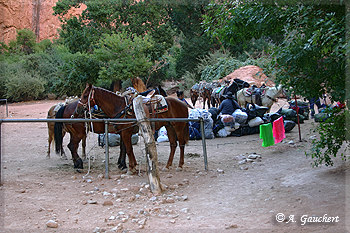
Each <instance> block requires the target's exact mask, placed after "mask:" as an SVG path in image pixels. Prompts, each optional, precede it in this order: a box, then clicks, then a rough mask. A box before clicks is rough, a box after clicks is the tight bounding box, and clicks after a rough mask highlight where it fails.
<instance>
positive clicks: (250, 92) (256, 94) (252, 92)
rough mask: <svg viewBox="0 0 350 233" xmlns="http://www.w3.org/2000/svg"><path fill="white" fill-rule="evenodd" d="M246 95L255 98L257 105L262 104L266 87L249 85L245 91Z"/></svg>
mask: <svg viewBox="0 0 350 233" xmlns="http://www.w3.org/2000/svg"><path fill="white" fill-rule="evenodd" d="M243 94H244V96H246V97H251V98H252V100H253V98H254V100H255V103H256V104H257V105H260V106H261V105H262V100H261V97H262V96H263V95H264V94H265V89H263V88H258V87H249V88H247V89H246V90H245V91H244V92H243Z"/></svg>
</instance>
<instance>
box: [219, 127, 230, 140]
mask: <svg viewBox="0 0 350 233" xmlns="http://www.w3.org/2000/svg"><path fill="white" fill-rule="evenodd" d="M217 135H218V137H221V138H225V137H227V136H228V133H227V131H226V129H225V128H223V129H220V130H219V131H218V133H217Z"/></svg>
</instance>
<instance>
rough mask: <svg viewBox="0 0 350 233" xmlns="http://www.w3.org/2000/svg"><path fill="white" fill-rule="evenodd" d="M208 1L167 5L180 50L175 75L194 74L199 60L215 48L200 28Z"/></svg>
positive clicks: (188, 0) (186, 0) (186, 1)
mask: <svg viewBox="0 0 350 233" xmlns="http://www.w3.org/2000/svg"><path fill="white" fill-rule="evenodd" d="M209 2H210V1H209V0H203V1H190V0H185V1H181V3H178V1H174V2H173V3H169V6H168V9H169V14H170V17H171V21H172V24H173V25H174V27H175V28H176V30H177V33H178V35H177V37H178V38H179V44H180V46H181V50H180V52H179V54H178V55H177V57H176V60H177V61H176V63H177V64H176V71H177V75H179V76H182V75H183V74H184V73H185V72H186V71H189V72H194V70H195V68H196V66H197V64H198V62H199V58H200V57H203V56H205V55H208V53H209V52H210V51H211V50H212V49H214V48H216V47H217V45H216V44H215V42H216V40H211V39H210V38H209V37H208V36H207V35H206V34H204V30H203V28H202V27H201V22H202V20H203V16H204V15H205V14H206V10H205V7H206V5H207V4H208V3H209Z"/></svg>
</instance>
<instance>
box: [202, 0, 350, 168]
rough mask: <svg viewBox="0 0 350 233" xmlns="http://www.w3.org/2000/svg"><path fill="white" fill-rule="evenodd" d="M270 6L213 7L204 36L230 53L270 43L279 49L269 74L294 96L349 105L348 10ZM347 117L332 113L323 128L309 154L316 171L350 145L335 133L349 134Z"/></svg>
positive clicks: (239, 3)
mask: <svg viewBox="0 0 350 233" xmlns="http://www.w3.org/2000/svg"><path fill="white" fill-rule="evenodd" d="M269 2H270V4H263V3H262V2H255V1H249V0H240V1H235V2H232V1H224V3H223V4H221V5H217V4H215V3H212V4H211V5H210V8H209V12H210V13H209V14H208V15H207V17H206V18H205V20H204V23H203V24H204V26H205V30H206V32H207V33H208V35H210V36H211V37H214V38H218V39H219V40H220V41H221V42H222V43H223V44H224V45H225V46H228V47H231V48H238V47H239V46H238V44H239V43H242V46H243V49H244V47H245V46H246V45H249V43H250V41H251V39H253V38H254V39H258V38H267V39H268V40H270V41H272V42H273V43H274V44H275V47H274V50H273V51H272V57H273V58H274V59H273V62H272V64H271V65H270V67H269V69H267V70H265V72H266V73H268V74H270V75H272V76H274V77H276V79H277V80H278V81H279V82H280V83H282V84H284V85H285V86H287V87H291V88H292V89H293V91H294V94H299V95H303V96H304V97H307V98H310V97H317V96H321V94H323V93H328V94H329V95H330V96H331V99H332V100H333V101H341V102H345V100H346V98H345V89H344V86H345V54H346V46H347V43H346V39H345V15H346V8H345V6H344V4H343V5H342V4H341V3H340V4H334V5H331V4H330V5H315V4H314V5H312V4H303V3H301V2H300V1H294V2H293V3H292V4H291V3H289V4H281V2H277V1H269ZM271 3H272V4H271ZM347 111H348V110H346V111H340V112H336V111H335V112H332V113H330V118H329V120H328V122H324V123H321V127H319V128H318V131H317V132H319V134H320V139H319V140H318V141H317V143H316V141H315V142H314V144H313V145H314V146H315V147H314V148H313V150H312V151H311V152H310V153H308V155H310V156H312V157H313V158H315V159H316V160H315V161H316V163H315V164H314V165H318V164H320V163H322V162H325V163H326V165H332V162H331V156H336V155H337V153H338V152H339V149H340V146H339V145H343V143H346V142H348V141H349V138H345V137H343V135H345V134H342V135H340V134H332V133H331V132H334V131H336V130H338V131H341V132H344V129H346V125H345V121H342V119H344V114H346V112H347ZM339 116H341V117H339ZM345 132H346V131H345ZM330 142H333V143H330ZM323 146H324V147H323ZM324 148H327V149H326V150H324Z"/></svg>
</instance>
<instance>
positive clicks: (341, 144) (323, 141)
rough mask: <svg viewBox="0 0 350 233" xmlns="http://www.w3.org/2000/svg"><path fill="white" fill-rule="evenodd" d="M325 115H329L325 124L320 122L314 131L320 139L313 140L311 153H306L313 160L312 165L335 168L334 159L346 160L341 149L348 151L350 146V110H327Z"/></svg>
mask: <svg viewBox="0 0 350 233" xmlns="http://www.w3.org/2000/svg"><path fill="white" fill-rule="evenodd" d="M325 113H327V114H328V115H329V118H327V119H326V120H325V121H324V122H320V123H319V125H318V126H317V127H316V129H314V133H318V135H319V138H315V139H313V140H312V147H311V149H310V151H309V152H306V153H305V154H306V156H307V157H311V158H312V159H313V163H312V165H313V166H314V167H318V166H320V165H322V164H325V165H326V166H333V164H334V161H333V158H332V157H336V156H337V155H339V156H340V157H341V158H342V160H346V155H345V154H344V153H340V154H339V151H341V149H345V151H346V150H348V149H349V148H350V145H349V144H348V143H347V142H348V141H349V138H348V134H347V132H348V127H349V124H347V123H346V120H348V119H350V118H349V116H350V113H349V110H344V109H340V108H327V109H325Z"/></svg>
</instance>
